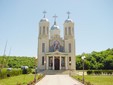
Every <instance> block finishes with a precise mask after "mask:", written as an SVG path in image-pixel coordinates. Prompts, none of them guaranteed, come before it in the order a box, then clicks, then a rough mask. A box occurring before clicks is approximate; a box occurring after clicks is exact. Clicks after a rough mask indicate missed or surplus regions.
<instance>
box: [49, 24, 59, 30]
mask: <svg viewBox="0 0 113 85" xmlns="http://www.w3.org/2000/svg"><path fill="white" fill-rule="evenodd" d="M54 29H59V26H57V25H55V24H54V25H53V26H52V27H51V30H54Z"/></svg>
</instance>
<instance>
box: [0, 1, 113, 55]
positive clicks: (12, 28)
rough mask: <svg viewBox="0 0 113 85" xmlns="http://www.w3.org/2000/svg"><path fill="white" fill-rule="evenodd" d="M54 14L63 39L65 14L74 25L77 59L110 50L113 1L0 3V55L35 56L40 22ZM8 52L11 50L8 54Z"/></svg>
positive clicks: (112, 39) (112, 41) (112, 32)
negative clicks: (44, 14) (79, 56)
mask: <svg viewBox="0 0 113 85" xmlns="http://www.w3.org/2000/svg"><path fill="white" fill-rule="evenodd" d="M44 10H46V12H47V13H46V18H48V20H49V22H50V28H51V26H52V25H53V23H54V19H53V16H54V15H55V14H56V15H57V16H58V18H57V20H56V21H57V24H58V25H59V27H60V30H61V37H63V23H64V21H65V20H66V19H67V14H66V12H67V11H70V12H71V14H70V18H71V19H72V20H73V21H74V23H75V28H74V30H75V41H76V43H75V44H76V55H78V54H82V53H83V52H85V53H91V52H92V51H102V50H106V49H108V48H113V0H0V55H3V54H4V48H5V44H6V42H7V47H6V52H5V54H6V55H12V56H31V57H32V56H37V45H38V31H39V28H38V26H39V21H40V19H42V17H43V13H42V12H43V11H44ZM10 49H11V50H10Z"/></svg>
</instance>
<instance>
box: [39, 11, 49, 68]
mask: <svg viewBox="0 0 113 85" xmlns="http://www.w3.org/2000/svg"><path fill="white" fill-rule="evenodd" d="M43 14H44V16H43V18H42V19H41V20H40V22H39V37H38V68H39V69H40V68H41V69H45V66H44V61H45V60H46V56H45V54H46V53H47V52H49V21H48V19H47V18H46V17H45V14H46V11H44V12H43Z"/></svg>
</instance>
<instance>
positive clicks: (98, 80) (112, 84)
mask: <svg viewBox="0 0 113 85" xmlns="http://www.w3.org/2000/svg"><path fill="white" fill-rule="evenodd" d="M74 78H76V79H78V78H80V79H82V76H74ZM85 81H86V82H90V83H91V84H93V85H113V76H107V75H106V76H105V75H101V76H96V75H87V76H85Z"/></svg>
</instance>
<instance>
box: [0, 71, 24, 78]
mask: <svg viewBox="0 0 113 85" xmlns="http://www.w3.org/2000/svg"><path fill="white" fill-rule="evenodd" d="M20 74H22V70H21V69H12V70H6V69H2V70H1V72H0V78H1V79H3V78H7V77H11V76H17V75H20Z"/></svg>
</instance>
